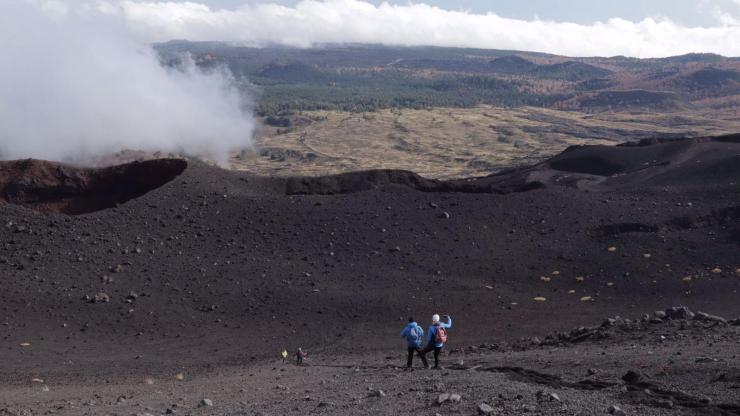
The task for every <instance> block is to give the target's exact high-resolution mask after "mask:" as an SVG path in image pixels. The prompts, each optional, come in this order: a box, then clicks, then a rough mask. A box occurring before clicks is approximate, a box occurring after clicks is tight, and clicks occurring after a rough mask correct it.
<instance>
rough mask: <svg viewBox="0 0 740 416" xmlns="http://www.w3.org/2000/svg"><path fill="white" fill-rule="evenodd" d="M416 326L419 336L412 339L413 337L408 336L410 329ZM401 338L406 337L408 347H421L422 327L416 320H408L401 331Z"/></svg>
mask: <svg viewBox="0 0 740 416" xmlns="http://www.w3.org/2000/svg"><path fill="white" fill-rule="evenodd" d="M414 328H416V330H417V331H418V333H419V338H417V339H416V340H414V337H412V336H410V334H411V330H412V329H414ZM401 338H406V346H407V347H409V348H414V347H421V343H422V340H423V339H424V329H423V328H422V327H420V326H419V324H417V323H416V322H409V324H408V325H406V326H405V327H404V328H403V331H401Z"/></svg>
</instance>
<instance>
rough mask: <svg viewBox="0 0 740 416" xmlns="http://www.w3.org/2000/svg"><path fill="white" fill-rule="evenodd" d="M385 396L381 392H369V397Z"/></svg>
mask: <svg viewBox="0 0 740 416" xmlns="http://www.w3.org/2000/svg"><path fill="white" fill-rule="evenodd" d="M385 396H386V394H385V392H384V391H383V390H380V389H378V390H371V391H370V397H385Z"/></svg>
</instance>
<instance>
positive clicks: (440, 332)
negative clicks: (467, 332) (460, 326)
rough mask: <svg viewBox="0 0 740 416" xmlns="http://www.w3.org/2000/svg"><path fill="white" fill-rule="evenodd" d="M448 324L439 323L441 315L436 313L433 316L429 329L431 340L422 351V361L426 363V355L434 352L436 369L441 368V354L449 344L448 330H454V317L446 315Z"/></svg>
mask: <svg viewBox="0 0 740 416" xmlns="http://www.w3.org/2000/svg"><path fill="white" fill-rule="evenodd" d="M445 318H447V323H444V322H440V321H439V315H437V314H436V313H435V314H434V315H433V316H432V325H431V326H430V327H429V340H428V341H427V347H426V348H424V349H423V350H422V351H421V354H422V357H423V358H422V361H424V362H426V355H427V353H428V352H430V351H434V368H439V353H440V351H442V347H444V346H445V342H447V329H449V328H452V317H451V316H450V315H445Z"/></svg>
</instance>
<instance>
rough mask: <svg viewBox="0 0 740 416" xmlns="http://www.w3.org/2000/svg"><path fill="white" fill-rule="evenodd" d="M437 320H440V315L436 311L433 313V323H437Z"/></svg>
mask: <svg viewBox="0 0 740 416" xmlns="http://www.w3.org/2000/svg"><path fill="white" fill-rule="evenodd" d="M437 322H439V315H437V314H436V313H435V314H434V315H432V323H433V324H436V323H437Z"/></svg>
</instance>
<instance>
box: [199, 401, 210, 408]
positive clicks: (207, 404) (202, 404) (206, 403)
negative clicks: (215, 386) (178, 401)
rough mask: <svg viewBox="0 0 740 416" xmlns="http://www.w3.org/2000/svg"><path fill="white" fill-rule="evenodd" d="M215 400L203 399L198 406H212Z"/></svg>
mask: <svg viewBox="0 0 740 416" xmlns="http://www.w3.org/2000/svg"><path fill="white" fill-rule="evenodd" d="M212 406H213V401H211V399H203V400H201V401H200V403H198V407H212Z"/></svg>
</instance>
